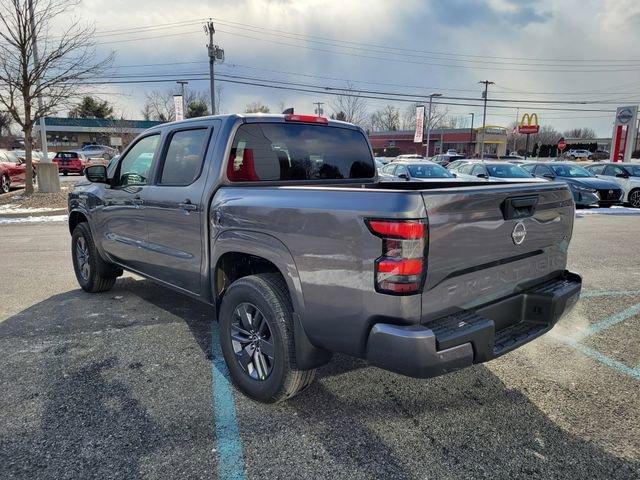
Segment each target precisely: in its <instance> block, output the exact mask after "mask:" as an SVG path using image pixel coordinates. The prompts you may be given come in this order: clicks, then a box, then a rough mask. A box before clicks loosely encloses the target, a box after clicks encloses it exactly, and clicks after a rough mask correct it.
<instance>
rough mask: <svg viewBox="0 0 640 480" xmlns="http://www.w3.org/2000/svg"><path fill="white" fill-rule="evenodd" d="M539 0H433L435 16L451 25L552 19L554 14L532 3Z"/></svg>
mask: <svg viewBox="0 0 640 480" xmlns="http://www.w3.org/2000/svg"><path fill="white" fill-rule="evenodd" d="M532 3H534V4H538V2H536V1H533V2H532V1H524V0H503V1H493V2H490V1H488V0H448V1H442V0H432V2H431V11H432V12H433V14H434V15H435V17H436V19H437V20H439V21H442V22H446V23H447V24H449V25H451V26H461V25H462V26H471V25H476V24H478V25H496V24H500V25H501V27H505V26H506V27H508V26H513V27H523V26H527V25H529V24H531V23H543V22H546V21H547V20H549V18H550V16H551V13H549V12H541V11H539V9H537V8H535V7H534V6H532Z"/></svg>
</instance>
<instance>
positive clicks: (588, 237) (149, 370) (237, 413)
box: [0, 214, 640, 478]
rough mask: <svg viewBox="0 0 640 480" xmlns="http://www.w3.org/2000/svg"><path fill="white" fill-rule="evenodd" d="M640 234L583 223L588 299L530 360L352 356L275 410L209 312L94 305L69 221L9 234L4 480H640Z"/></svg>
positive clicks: (622, 222)
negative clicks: (436, 367)
mask: <svg viewBox="0 0 640 480" xmlns="http://www.w3.org/2000/svg"><path fill="white" fill-rule="evenodd" d="M639 229H640V219H638V218H637V217H636V216H624V215H599V214H588V215H579V218H577V219H576V224H575V229H574V239H573V242H572V244H571V250H570V268H571V269H572V270H573V271H577V272H579V273H581V274H582V275H583V278H584V290H583V291H584V295H583V298H582V300H581V301H580V303H579V304H578V305H577V307H576V308H575V309H574V311H573V312H572V313H571V314H570V315H568V316H567V317H566V318H565V319H563V320H562V321H561V324H560V325H558V327H557V328H556V329H554V331H553V332H551V333H550V334H549V335H547V336H545V337H543V338H541V339H539V340H536V341H535V342H533V343H531V344H529V345H527V346H525V347H523V348H522V349H520V350H517V351H515V352H512V353H510V354H508V355H506V356H504V357H502V358H500V359H498V360H496V361H493V362H490V363H488V364H485V365H480V366H476V367H473V368H470V369H467V370H463V371H460V372H457V373H454V374H451V375H448V376H445V377H439V378H435V379H429V380H415V379H410V378H406V377H402V376H398V375H395V374H392V373H389V372H385V371H382V370H379V369H376V368H373V367H368V366H367V365H366V364H365V363H364V362H361V361H357V360H352V359H349V358H346V357H338V358H336V359H335V360H334V362H333V363H331V364H330V365H328V366H327V367H324V368H322V369H321V370H320V371H319V379H318V381H317V382H316V383H315V384H313V385H312V386H311V387H310V388H309V390H307V391H306V392H303V393H302V394H300V395H299V396H297V397H295V398H294V399H292V400H291V401H289V402H288V403H285V404H281V405H276V406H268V405H261V404H257V403H254V402H252V401H250V400H248V399H247V398H246V397H244V396H242V395H236V394H234V392H233V389H232V388H230V387H229V385H228V382H227V380H226V377H225V372H224V367H223V365H222V364H221V362H220V361H219V359H220V357H219V355H218V351H217V348H216V347H215V337H216V330H215V328H214V329H213V330H212V329H211V322H210V321H211V318H212V312H211V310H210V309H209V308H207V307H206V306H203V305H200V304H198V303H197V302H194V301H192V300H189V299H187V298H186V297H183V296H181V295H178V294H175V293H173V292H171V291H168V290H166V289H164V288H161V287H158V286H156V285H154V284H152V283H150V282H148V281H145V280H140V279H138V278H136V277H132V276H128V277H127V278H125V279H121V280H119V281H118V283H117V284H116V287H115V288H114V289H113V290H112V291H110V292H107V293H105V294H99V295H89V294H86V293H84V292H82V291H81V290H79V288H78V286H77V284H76V281H75V278H74V276H73V271H72V268H71V261H70V255H69V248H68V244H69V235H68V233H67V230H66V224H65V223H63V222H55V223H49V224H38V223H36V224H26V225H18V224H7V225H1V226H0V242H2V245H3V246H4V247H3V250H2V262H1V264H2V268H3V272H2V280H0V281H1V282H2V283H1V284H2V288H1V289H0V352H1V353H0V362H1V363H0V379H1V385H2V389H3V393H2V395H1V396H0V425H1V426H2V428H1V429H0V478H13V477H16V478H91V477H100V478H138V477H145V478H261V477H263V478H297V477H306V478H326V477H328V476H332V477H337V478H375V477H377V478H427V477H428V478H469V477H490V478H514V477H518V476H527V477H537V478H553V477H564V478H638V476H640V421H639V418H638V417H639V414H638V412H639V411H640V398H639V396H638V395H637V391H638V388H639V386H640V347H639V346H638V344H639V343H640V342H639V340H640V333H639V330H640V329H639V327H640V254H639V253H638V252H640V238H639V237H638V231H640V230H639ZM12 245H13V246H15V248H9V246H12ZM212 338H213V340H214V348H213V353H212Z"/></svg>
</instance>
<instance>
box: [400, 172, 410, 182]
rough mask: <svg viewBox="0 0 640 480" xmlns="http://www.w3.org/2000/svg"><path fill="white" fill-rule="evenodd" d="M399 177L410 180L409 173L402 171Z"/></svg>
mask: <svg viewBox="0 0 640 480" xmlns="http://www.w3.org/2000/svg"><path fill="white" fill-rule="evenodd" d="M398 178H404V179H405V180H409V175H407V174H406V173H400V174H399V175H398Z"/></svg>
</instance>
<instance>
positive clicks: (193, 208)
mask: <svg viewBox="0 0 640 480" xmlns="http://www.w3.org/2000/svg"><path fill="white" fill-rule="evenodd" d="M178 206H179V207H180V208H181V209H182V210H185V211H187V212H197V211H198V205H196V204H195V203H191V200H189V199H187V200H185V201H184V202H183V203H179V204H178Z"/></svg>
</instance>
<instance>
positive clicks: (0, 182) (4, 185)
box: [0, 175, 10, 193]
mask: <svg viewBox="0 0 640 480" xmlns="http://www.w3.org/2000/svg"><path fill="white" fill-rule="evenodd" d="M9 186H10V182H9V177H7V176H6V175H3V176H2V178H1V179H0V193H9Z"/></svg>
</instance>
